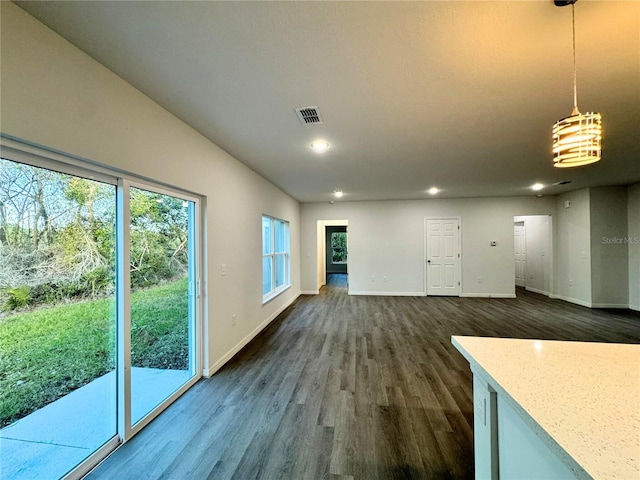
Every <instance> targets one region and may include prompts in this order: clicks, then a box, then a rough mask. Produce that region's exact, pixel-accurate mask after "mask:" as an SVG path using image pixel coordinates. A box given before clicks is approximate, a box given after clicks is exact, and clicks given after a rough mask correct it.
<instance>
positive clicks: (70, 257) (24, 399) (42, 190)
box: [0, 159, 117, 478]
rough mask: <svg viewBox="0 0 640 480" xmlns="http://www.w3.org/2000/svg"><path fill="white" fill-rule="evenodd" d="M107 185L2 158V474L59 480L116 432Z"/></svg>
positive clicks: (111, 220) (111, 221) (110, 195)
mask: <svg viewBox="0 0 640 480" xmlns="http://www.w3.org/2000/svg"><path fill="white" fill-rule="evenodd" d="M115 211H116V190H115V186H114V185H110V184H105V183H101V182H98V181H94V180H89V179H87V178H82V177H78V176H73V175H67V174H64V173H59V172H56V171H52V170H47V169H44V168H38V167H34V166H30V165H25V164H21V163H17V162H14V161H11V160H8V159H0V304H1V305H0V450H1V451H2V476H3V478H4V477H6V478H58V477H61V476H63V475H65V474H66V473H67V472H69V471H70V470H72V469H73V468H74V467H75V466H76V465H78V464H79V463H80V462H82V461H83V460H84V459H86V458H87V457H89V456H90V455H91V454H93V453H94V452H95V451H96V450H98V449H99V448H100V447H101V446H103V445H104V444H105V443H107V442H108V441H109V440H111V439H112V438H113V437H115V436H116V433H117V418H116V402H117V395H116V373H115V368H116V351H115V349H116V313H115V312H116V309H115V264H116V259H115Z"/></svg>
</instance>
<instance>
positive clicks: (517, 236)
mask: <svg viewBox="0 0 640 480" xmlns="http://www.w3.org/2000/svg"><path fill="white" fill-rule="evenodd" d="M525 235H526V231H525V226H524V225H518V224H515V225H514V226H513V256H514V260H515V282H516V286H518V287H524V286H526V285H527V278H526V275H527V249H526V244H525V240H526V236H525Z"/></svg>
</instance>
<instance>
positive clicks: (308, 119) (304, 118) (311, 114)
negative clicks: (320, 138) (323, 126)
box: [296, 107, 322, 125]
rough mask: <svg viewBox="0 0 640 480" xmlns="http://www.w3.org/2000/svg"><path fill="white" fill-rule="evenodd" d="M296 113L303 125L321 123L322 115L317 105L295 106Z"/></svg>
mask: <svg viewBox="0 0 640 480" xmlns="http://www.w3.org/2000/svg"><path fill="white" fill-rule="evenodd" d="M296 114H297V115H298V119H299V120H300V123H302V124H303V125H312V124H318V123H322V117H321V116H320V110H318V107H303V108H296Z"/></svg>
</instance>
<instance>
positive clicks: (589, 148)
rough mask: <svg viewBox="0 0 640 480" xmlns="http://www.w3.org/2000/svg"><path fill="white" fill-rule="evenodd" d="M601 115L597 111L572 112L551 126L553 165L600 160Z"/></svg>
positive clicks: (561, 166)
mask: <svg viewBox="0 0 640 480" xmlns="http://www.w3.org/2000/svg"><path fill="white" fill-rule="evenodd" d="M601 153H602V116H601V115H600V114H599V113H592V112H587V113H580V112H577V113H575V114H572V115H571V116H570V117H566V118H563V119H561V120H558V121H557V122H556V123H555V125H554V126H553V166H554V167H560V168H563V167H579V166H581V165H588V164H590V163H595V162H597V161H598V160H600V157H601Z"/></svg>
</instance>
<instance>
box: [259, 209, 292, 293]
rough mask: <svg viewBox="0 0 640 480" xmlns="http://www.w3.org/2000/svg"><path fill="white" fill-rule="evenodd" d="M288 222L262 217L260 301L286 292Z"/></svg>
mask: <svg viewBox="0 0 640 480" xmlns="http://www.w3.org/2000/svg"><path fill="white" fill-rule="evenodd" d="M289 257H290V247H289V222H286V221H284V220H278V219H277V218H272V217H268V216H266V215H263V216H262V300H263V302H266V301H268V300H271V299H272V298H273V297H275V296H276V295H278V294H279V293H280V292H282V291H284V290H286V289H287V288H288V287H289V285H290V284H291V283H290V280H289V276H290V275H289V273H290V266H289Z"/></svg>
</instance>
